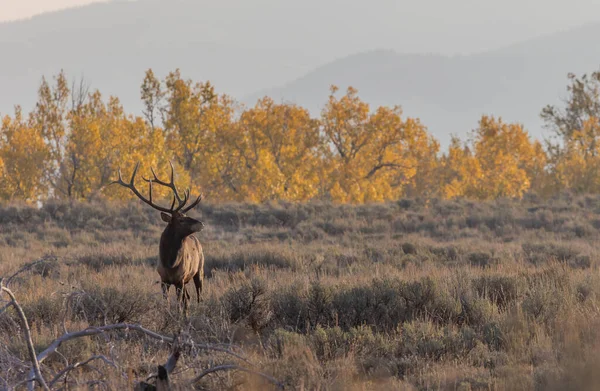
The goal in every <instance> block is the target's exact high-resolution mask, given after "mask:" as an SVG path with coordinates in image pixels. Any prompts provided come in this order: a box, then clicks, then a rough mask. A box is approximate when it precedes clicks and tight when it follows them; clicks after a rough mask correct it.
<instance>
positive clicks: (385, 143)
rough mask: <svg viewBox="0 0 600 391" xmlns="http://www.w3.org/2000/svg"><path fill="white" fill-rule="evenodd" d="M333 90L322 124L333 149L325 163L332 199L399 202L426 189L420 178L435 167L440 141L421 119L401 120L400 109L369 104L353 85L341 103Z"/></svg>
mask: <svg viewBox="0 0 600 391" xmlns="http://www.w3.org/2000/svg"><path fill="white" fill-rule="evenodd" d="M336 92H337V88H336V87H335V86H333V87H332V88H331V95H330V97H329V101H328V103H327V105H326V107H325V109H324V110H323V112H322V115H321V124H322V128H323V132H324V134H325V136H326V139H327V141H328V143H329V144H330V145H331V149H330V151H329V153H328V156H327V158H326V160H325V162H326V165H327V166H328V167H329V170H330V172H331V174H330V175H329V186H328V189H329V195H330V197H331V198H332V199H333V200H335V201H337V202H353V203H361V202H371V201H384V200H390V199H397V198H399V197H402V196H403V195H405V194H406V193H407V191H408V189H412V191H413V193H415V192H419V191H423V188H424V187H426V186H425V183H427V182H419V181H418V180H417V178H418V175H419V169H421V168H422V169H424V170H425V172H424V174H425V173H426V172H427V171H428V170H431V169H432V168H433V167H435V165H436V163H435V160H436V154H437V151H438V149H439V145H438V144H437V142H436V141H435V140H434V139H433V138H432V137H431V136H429V135H428V133H427V131H426V129H425V127H424V126H423V125H422V124H421V123H420V122H419V121H417V120H413V119H410V118H409V119H407V120H403V119H402V117H401V114H402V111H401V109H400V108H399V107H393V108H388V107H380V108H378V109H377V110H376V111H375V112H374V113H370V109H369V105H368V104H367V103H365V102H363V101H362V100H361V99H360V98H359V97H358V93H357V90H356V89H354V88H352V87H350V88H348V90H347V91H346V94H345V95H344V96H343V97H341V98H340V99H337V98H336V97H335V93H336Z"/></svg>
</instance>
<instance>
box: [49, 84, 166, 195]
mask: <svg viewBox="0 0 600 391" xmlns="http://www.w3.org/2000/svg"><path fill="white" fill-rule="evenodd" d="M68 122H69V130H70V132H69V138H68V142H67V145H66V148H65V158H64V160H63V162H62V166H61V172H62V173H64V175H63V176H62V177H61V178H60V179H61V185H62V186H61V187H59V188H61V189H64V191H63V193H64V194H65V195H67V196H68V197H75V198H88V197H90V196H92V195H94V194H96V193H98V192H99V191H102V192H103V193H104V194H105V195H106V196H108V197H109V198H121V199H123V198H129V197H131V194H130V193H129V192H127V191H125V190H124V189H121V188H119V187H117V186H111V187H107V185H108V184H109V183H110V182H111V181H113V180H115V179H116V178H117V171H118V169H119V168H122V170H123V174H124V176H125V177H124V179H125V180H127V179H128V178H127V177H126V174H131V172H132V170H133V168H134V167H135V165H136V164H137V163H138V162H139V163H140V165H141V169H140V174H141V175H140V176H139V178H138V179H139V180H140V181H141V179H142V175H144V176H146V177H149V175H150V167H152V166H154V167H156V168H157V169H159V170H157V173H162V174H165V173H166V170H165V169H166V166H165V163H166V160H167V159H166V156H165V155H166V151H165V141H164V137H163V134H162V131H161V130H160V129H151V128H149V127H148V126H146V122H145V121H144V120H143V119H142V118H140V117H133V116H130V115H126V114H125V112H124V110H123V107H122V105H121V103H120V102H119V100H118V99H117V98H114V97H111V98H109V100H108V102H104V101H103V100H102V96H101V94H100V92H99V91H95V92H94V93H92V94H90V95H89V97H88V99H87V101H86V102H85V103H84V104H82V105H81V106H79V107H78V108H77V109H76V110H74V111H72V112H71V113H70V115H69V121H68ZM159 163H160V164H161V166H160V167H157V165H158V164H159ZM155 194H156V195H157V196H161V195H166V193H165V192H164V191H162V192H161V191H160V190H158V189H157V192H156V193H155Z"/></svg>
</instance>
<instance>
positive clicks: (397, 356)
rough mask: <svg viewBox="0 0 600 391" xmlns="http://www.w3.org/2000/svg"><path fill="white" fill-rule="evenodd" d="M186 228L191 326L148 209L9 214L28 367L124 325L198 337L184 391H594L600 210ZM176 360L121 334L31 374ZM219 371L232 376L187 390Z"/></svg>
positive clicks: (533, 203)
mask: <svg viewBox="0 0 600 391" xmlns="http://www.w3.org/2000/svg"><path fill="white" fill-rule="evenodd" d="M194 215H195V216H200V217H201V218H202V220H203V221H204V222H205V225H206V228H205V230H204V231H203V232H201V233H200V234H199V237H200V238H201V241H202V243H203V246H204V251H205V254H206V257H207V259H206V266H205V271H206V280H205V287H206V288H205V291H204V295H203V300H202V301H201V303H199V304H198V303H196V302H193V303H192V305H191V308H190V316H189V319H187V320H185V319H182V318H181V317H180V315H179V314H178V312H177V310H176V305H175V303H174V295H173V293H172V292H171V294H172V295H173V296H171V297H170V303H167V302H165V301H164V299H163V298H162V294H161V290H160V286H159V284H158V283H157V281H158V279H159V278H158V274H157V273H156V271H155V269H154V265H155V264H156V261H157V249H158V238H159V236H160V232H161V230H162V226H163V223H162V222H161V221H160V218H159V216H158V213H156V212H155V211H152V210H150V208H147V207H145V206H144V205H141V203H140V202H139V201H135V202H131V203H129V204H117V203H113V202H111V201H94V202H76V201H74V202H68V201H48V202H46V203H45V204H44V205H43V206H41V207H39V208H38V207H34V206H30V205H26V204H19V203H11V204H3V205H1V206H0V276H3V277H5V278H6V277H8V276H10V275H12V274H13V273H14V272H16V271H17V270H19V269H21V268H22V267H24V266H27V265H31V267H30V268H29V269H26V270H24V271H22V272H21V273H20V274H18V275H17V276H16V277H15V278H13V279H12V280H11V281H10V285H9V287H10V289H11V290H12V292H14V294H15V296H16V298H17V300H18V301H19V303H20V304H21V306H22V307H23V310H24V313H25V315H26V316H27V319H28V320H29V323H30V327H31V334H32V341H33V344H34V347H35V349H36V351H37V353H39V352H41V351H42V350H44V349H45V348H47V347H48V345H49V344H50V343H51V342H52V341H53V340H55V339H56V338H58V337H59V336H61V335H63V334H64V333H65V331H69V332H71V331H77V330H83V329H86V328H88V327H102V326H106V325H111V324H119V323H128V324H137V325H140V326H141V327H144V328H145V329H148V330H152V331H154V332H156V333H159V334H161V335H164V336H168V337H174V336H177V338H179V340H181V341H194V343H195V345H190V344H188V345H186V346H187V348H186V350H185V351H183V352H182V354H181V357H180V359H179V362H178V364H177V367H176V369H175V371H174V372H172V374H171V381H172V384H173V387H174V388H175V389H177V387H179V388H181V389H190V388H195V389H210V390H221V389H231V390H249V389H256V390H259V389H261V390H262V389H269V387H275V386H274V385H273V383H271V382H270V381H268V380H266V379H265V378H264V377H261V376H258V375H256V374H255V373H253V372H260V373H263V374H265V375H268V376H271V377H272V378H273V379H276V380H277V381H278V382H280V383H281V384H283V385H284V386H285V388H286V389H294V390H397V389H400V390H437V389H440V390H464V391H466V390H592V389H594V387H595V386H596V385H597V384H600V275H599V273H598V266H599V265H598V259H599V258H598V254H599V251H600V235H599V233H600V231H599V230H600V197H599V196H573V195H570V194H562V195H560V196H555V197H553V198H550V199H545V200H542V199H539V198H537V197H535V196H531V195H530V196H525V198H524V199H523V200H521V201H510V200H504V199H499V200H496V201H487V202H480V201H467V200H437V199H430V200H428V201H425V200H421V199H408V198H405V199H401V200H399V201H397V202H388V203H380V204H364V205H339V204H331V203H328V202H322V201H319V202H317V201H315V202H309V203H300V204H296V203H287V202H283V201H282V202H273V203H266V204H247V203H224V204H201V206H200V207H198V208H197V211H196V212H194V213H192V216H194ZM39 259H43V261H42V262H37V263H35V264H33V263H32V262H34V261H36V260H39ZM4 283H6V280H5V281H4ZM1 299H2V301H1V302H0V311H2V310H1V309H4V310H3V311H2V312H1V313H0V389H2V388H8V387H11V386H14V385H16V384H19V383H20V382H22V381H23V380H25V379H26V378H27V374H28V372H29V371H30V368H31V361H30V360H29V356H28V352H27V347H26V344H25V340H24V332H25V330H24V327H23V324H22V322H21V321H20V319H19V317H18V315H17V312H15V311H14V310H13V309H11V308H5V307H4V306H5V305H6V304H7V303H8V300H9V298H8V296H7V295H2V296H1ZM182 344H183V343H182ZM206 346H209V347H213V348H214V347H217V348H222V350H228V351H230V352H234V353H236V354H237V355H239V356H242V357H244V358H245V359H246V360H247V361H244V360H241V359H239V358H237V357H235V356H233V355H231V354H228V353H224V352H222V351H216V350H214V349H207V348H206ZM203 347H204V348H203ZM172 351H173V348H172V346H171V343H168V342H160V341H159V340H156V339H154V338H150V337H149V336H148V335H146V334H143V333H137V332H136V331H135V330H133V329H130V330H115V331H111V332H104V333H100V334H98V335H93V336H89V337H85V338H78V339H73V340H70V341H67V342H65V343H64V344H62V345H61V346H60V347H59V348H58V349H57V351H56V352H55V353H53V354H51V355H50V356H49V357H48V358H47V359H46V360H45V361H44V362H43V363H42V364H41V371H42V374H43V376H44V377H45V379H46V380H47V381H48V382H50V380H52V379H56V381H55V382H54V383H53V386H52V388H53V389H77V388H78V387H80V388H85V389H87V388H94V389H131V388H132V387H133V386H134V384H136V382H138V381H141V380H144V379H146V378H147V377H148V376H149V375H151V374H153V373H155V372H156V369H157V365H159V364H164V363H165V362H166V361H167V358H168V357H169V355H170V354H171V353H172ZM100 356H102V357H103V358H104V359H106V360H102V359H97V360H95V361H93V362H90V363H88V364H86V365H82V366H80V367H79V368H76V369H73V370H72V371H70V372H69V373H68V374H66V375H65V376H58V377H57V376H56V375H57V374H58V373H59V372H60V371H61V370H62V369H63V368H65V367H68V366H69V365H73V364H74V363H77V362H82V361H86V360H87V359H89V358H92V357H100ZM221 365H235V366H236V367H227V368H230V369H231V370H229V371H225V370H219V371H216V372H213V373H209V374H208V373H207V374H205V375H202V376H201V378H200V379H198V380H197V381H194V382H193V385H190V382H191V381H192V380H194V378H195V377H198V376H199V375H201V374H202V373H203V371H206V370H207V369H209V368H214V367H215V366H221ZM238 366H239V367H244V368H247V369H250V370H252V371H253V372H245V371H242V370H236V368H238ZM221 368H226V367H221ZM148 382H149V383H152V382H153V380H149V381H148ZM24 387H25V386H24V384H23V383H21V385H20V386H19V388H24Z"/></svg>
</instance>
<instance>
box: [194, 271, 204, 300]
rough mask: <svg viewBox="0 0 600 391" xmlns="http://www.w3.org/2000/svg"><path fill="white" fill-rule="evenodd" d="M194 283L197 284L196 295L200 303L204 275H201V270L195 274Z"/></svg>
mask: <svg viewBox="0 0 600 391" xmlns="http://www.w3.org/2000/svg"><path fill="white" fill-rule="evenodd" d="M194 285H195V286H196V297H197V298H198V303H200V293H202V277H200V271H198V273H196V274H195V275H194Z"/></svg>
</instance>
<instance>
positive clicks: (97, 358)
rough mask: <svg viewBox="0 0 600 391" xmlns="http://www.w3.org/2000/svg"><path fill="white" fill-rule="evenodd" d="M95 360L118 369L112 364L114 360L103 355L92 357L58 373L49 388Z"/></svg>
mask: <svg viewBox="0 0 600 391" xmlns="http://www.w3.org/2000/svg"><path fill="white" fill-rule="evenodd" d="M94 360H102V361H104V362H105V363H106V364H108V365H110V366H112V367H114V368H117V365H116V364H115V363H114V362H112V360H110V359H108V358H107V357H106V356H103V355H95V356H92V357H90V358H88V359H87V360H85V361H80V362H76V363H75V364H71V365H69V366H67V367H66V368H64V369H63V370H62V371H60V372H58V373H57V374H56V376H54V378H53V379H52V380H51V381H50V384H49V387H52V386H53V385H54V384H55V383H56V382H57V381H59V380H60V379H61V378H62V377H63V376H65V375H66V374H67V373H69V372H71V371H72V370H74V369H77V368H79V367H81V366H84V365H87V364H88V363H90V362H92V361H94Z"/></svg>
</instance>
